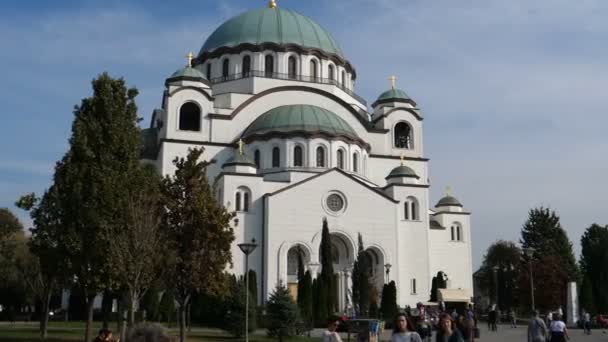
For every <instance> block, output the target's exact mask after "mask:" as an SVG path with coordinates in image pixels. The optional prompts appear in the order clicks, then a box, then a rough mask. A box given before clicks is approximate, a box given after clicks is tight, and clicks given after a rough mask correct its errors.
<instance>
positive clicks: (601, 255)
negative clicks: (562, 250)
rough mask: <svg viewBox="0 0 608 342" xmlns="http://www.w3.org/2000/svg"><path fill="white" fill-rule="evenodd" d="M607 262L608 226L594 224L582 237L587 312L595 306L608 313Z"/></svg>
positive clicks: (584, 298) (582, 294)
mask: <svg viewBox="0 0 608 342" xmlns="http://www.w3.org/2000/svg"><path fill="white" fill-rule="evenodd" d="M607 260H608V226H605V227H602V226H600V225H597V224H593V225H591V227H589V228H587V230H585V233H584V234H583V236H582V237H581V258H580V265H581V271H582V273H583V277H584V281H583V285H584V286H586V288H585V287H584V286H583V285H581V305H584V304H586V305H584V306H583V307H584V308H587V310H591V305H592V304H593V306H595V307H596V308H597V310H599V311H600V312H606V311H608V285H607V282H606V279H607V278H608V261H607ZM583 289H584V290H585V291H583ZM583 300H584V301H585V303H583Z"/></svg>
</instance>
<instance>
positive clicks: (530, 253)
mask: <svg viewBox="0 0 608 342" xmlns="http://www.w3.org/2000/svg"><path fill="white" fill-rule="evenodd" d="M523 251H524V254H525V255H526V256H527V257H528V267H529V268H530V299H531V301H532V311H534V309H535V305H534V276H533V275H532V260H533V259H532V256H533V255H534V252H535V251H536V250H535V249H534V248H532V247H528V248H524V249H523Z"/></svg>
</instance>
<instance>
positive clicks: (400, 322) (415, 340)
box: [391, 313, 422, 342]
mask: <svg viewBox="0 0 608 342" xmlns="http://www.w3.org/2000/svg"><path fill="white" fill-rule="evenodd" d="M391 342H422V339H421V338H420V335H418V333H417V332H416V329H415V328H414V325H413V324H412V322H411V321H410V320H409V319H408V318H407V315H406V314H405V313H399V314H398V315H397V317H396V318H395V323H394V328H393V334H392V335H391Z"/></svg>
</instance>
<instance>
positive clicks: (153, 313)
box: [141, 285, 160, 322]
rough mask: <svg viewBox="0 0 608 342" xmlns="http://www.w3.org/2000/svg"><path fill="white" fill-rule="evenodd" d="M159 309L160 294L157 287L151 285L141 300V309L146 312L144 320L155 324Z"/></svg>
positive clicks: (157, 319)
mask: <svg viewBox="0 0 608 342" xmlns="http://www.w3.org/2000/svg"><path fill="white" fill-rule="evenodd" d="M159 307H160V292H159V288H158V285H153V286H152V287H150V288H149V289H148V291H146V294H144V296H143V298H142V300H141V308H142V309H143V310H146V319H147V320H148V321H152V322H156V321H159V320H160V319H159V317H158V316H159Z"/></svg>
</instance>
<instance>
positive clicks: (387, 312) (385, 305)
mask: <svg viewBox="0 0 608 342" xmlns="http://www.w3.org/2000/svg"><path fill="white" fill-rule="evenodd" d="M380 310H381V312H382V318H383V319H384V320H385V321H386V322H387V323H388V324H389V325H390V324H391V322H392V321H393V318H395V316H396V315H397V311H398V310H399V306H398V305H397V285H396V284H395V282H394V281H391V282H390V283H388V284H384V288H383V289H382V300H381V305H380Z"/></svg>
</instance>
